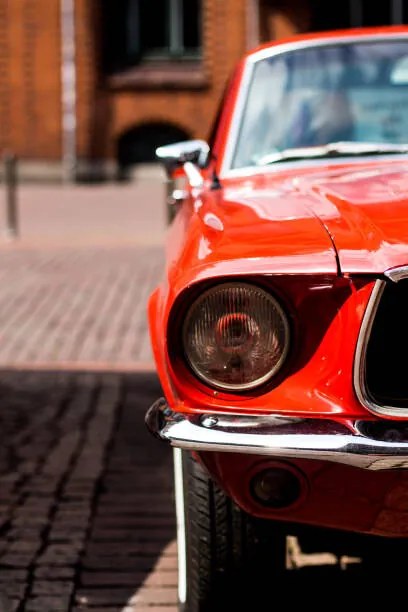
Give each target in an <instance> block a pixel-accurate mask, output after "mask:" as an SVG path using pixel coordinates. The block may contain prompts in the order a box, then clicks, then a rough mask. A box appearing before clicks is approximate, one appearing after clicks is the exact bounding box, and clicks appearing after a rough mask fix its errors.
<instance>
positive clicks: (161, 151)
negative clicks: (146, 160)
mask: <svg viewBox="0 0 408 612" xmlns="http://www.w3.org/2000/svg"><path fill="white" fill-rule="evenodd" d="M209 153H210V147H209V146H208V144H207V143H206V142H205V141H204V140H184V141H182V142H176V143H175V144H169V145H165V146H164V147H159V148H158V149H156V157H158V159H160V161H162V162H163V164H164V166H165V168H166V170H167V172H168V173H169V174H171V172H172V171H173V170H175V169H176V168H177V167H178V166H183V165H184V164H185V163H187V162H190V163H192V164H195V165H196V166H198V167H199V168H205V166H206V165H207V163H208V158H209Z"/></svg>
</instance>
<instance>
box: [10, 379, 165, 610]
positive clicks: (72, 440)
mask: <svg viewBox="0 0 408 612" xmlns="http://www.w3.org/2000/svg"><path fill="white" fill-rule="evenodd" d="M0 393H1V397H2V410H1V412H0V594H2V595H3V596H6V597H7V602H8V604H9V605H10V608H9V609H10V610H19V612H23V611H25V612H59V611H61V612H62V611H68V610H73V611H74V610H75V611H76V612H79V611H84V610H88V609H89V610H91V611H92V612H96V611H97V610H103V611H104V612H108V611H112V612H113V611H114V610H115V611H117V612H119V611H123V612H130V611H131V610H140V611H144V610H149V611H150V612H155V611H158V610H160V611H161V612H171V611H174V610H175V609H176V608H175V601H176V549H175V541H174V538H175V526H174V517H173V500H172V474H171V455H170V451H169V449H168V448H167V447H165V446H163V445H161V444H159V443H158V442H157V441H156V440H154V439H153V438H152V437H151V436H150V435H149V434H148V433H147V431H146V429H145V426H144V422H143V416H144V412H145V409H146V406H148V405H149V404H150V403H151V402H152V400H153V399H154V398H156V397H157V396H158V395H159V393H160V388H159V386H158V383H157V382H156V379H155V376H154V375H153V374H140V373H139V374H134V375H126V376H123V375H122V376H121V375H119V374H101V373H99V374H92V373H66V372H57V373H55V372H54V373H52V372H40V373H39V372H31V373H28V372H25V373H23V372H5V371H4V372H2V373H1V375H0Z"/></svg>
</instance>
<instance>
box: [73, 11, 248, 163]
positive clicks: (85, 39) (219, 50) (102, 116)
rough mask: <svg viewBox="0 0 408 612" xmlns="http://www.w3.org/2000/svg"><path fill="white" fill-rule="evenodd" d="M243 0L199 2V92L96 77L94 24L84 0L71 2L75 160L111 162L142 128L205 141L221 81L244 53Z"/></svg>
mask: <svg viewBox="0 0 408 612" xmlns="http://www.w3.org/2000/svg"><path fill="white" fill-rule="evenodd" d="M246 2H247V0H223V2H220V1H219V0H204V1H203V62H202V72H203V79H204V81H205V82H204V83H203V84H202V86H201V87H191V88H189V87H186V86H183V87H181V88H177V87H174V88H170V87H165V88H162V89H158V88H157V87H153V88H149V87H146V86H133V87H116V86H115V85H114V84H112V83H111V82H110V80H109V79H106V78H105V79H104V78H103V77H102V76H101V73H100V61H99V60H98V58H99V56H100V51H99V49H98V35H97V34H96V35H95V32H97V31H98V23H99V20H100V15H98V9H97V7H96V5H95V4H94V6H93V7H92V3H91V2H90V0H77V52H78V136H79V137H78V147H79V156H80V157H81V158H100V157H114V155H115V147H116V142H117V139H118V138H119V137H120V135H121V134H123V133H124V132H126V131H127V130H129V129H131V128H133V127H136V126H139V125H142V124H144V123H146V122H148V123H155V122H158V121H160V122H166V123H171V124H173V125H175V126H177V127H179V128H180V129H182V130H183V131H185V132H187V133H188V134H189V135H191V136H193V137H197V138H200V137H202V138H205V137H206V136H207V135H208V132H209V129H210V126H211V124H212V121H213V118H214V115H215V112H216V108H217V105H218V101H219V98H220V95H221V93H222V91H223V88H224V85H225V82H226V79H227V78H228V75H229V74H230V72H231V69H232V67H233V65H234V64H235V62H236V60H237V59H238V58H239V57H240V55H242V53H243V52H244V51H245V44H246V26H245V18H246V13H245V11H246Z"/></svg>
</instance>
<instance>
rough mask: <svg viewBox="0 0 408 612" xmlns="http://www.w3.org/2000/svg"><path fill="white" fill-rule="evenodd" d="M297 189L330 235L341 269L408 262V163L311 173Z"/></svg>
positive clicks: (375, 270)
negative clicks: (312, 174)
mask: <svg viewBox="0 0 408 612" xmlns="http://www.w3.org/2000/svg"><path fill="white" fill-rule="evenodd" d="M296 188H297V189H298V190H299V191H300V192H301V193H302V194H304V195H305V196H306V197H308V199H309V206H310V209H311V210H312V211H313V212H314V213H315V214H316V215H317V216H318V217H319V219H320V220H321V221H322V223H323V224H324V225H325V227H326V228H327V230H328V232H329V233H330V235H331V237H332V239H333V241H334V244H335V247H336V250H337V253H338V258H339V263H340V268H341V271H342V272H357V273H358V272H361V273H375V274H376V273H382V272H384V271H385V270H387V269H389V268H393V267H396V266H402V265H407V264H408V163H403V164H402V163H401V162H398V163H397V162H395V161H394V162H386V163H382V164H380V163H377V164H376V165H371V166H370V167H367V166H365V167H363V166H360V167H359V168H358V169H357V167H356V166H355V165H354V166H351V165H350V166H348V167H347V168H342V169H339V168H338V169H337V170H333V169H331V170H328V169H327V170H326V171H325V172H324V173H320V174H319V175H315V176H310V173H309V175H308V176H306V175H304V178H300V179H299V180H297V181H296Z"/></svg>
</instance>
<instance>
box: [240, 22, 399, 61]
mask: <svg viewBox="0 0 408 612" xmlns="http://www.w3.org/2000/svg"><path fill="white" fill-rule="evenodd" d="M398 34H406V35H408V26H405V25H393V26H376V27H363V28H348V29H345V30H326V31H323V32H307V33H303V34H296V35H294V36H290V37H287V38H280V39H279V40H274V41H271V42H267V43H264V44H262V45H258V46H257V47H255V48H254V49H251V50H250V51H249V52H248V53H247V54H246V55H245V56H244V58H252V56H254V55H256V54H258V53H259V51H267V50H268V49H271V51H272V50H273V49H274V48H276V47H279V46H281V45H286V44H294V45H296V43H302V45H303V44H304V43H305V42H308V41H310V43H314V42H318V41H327V42H329V41H330V39H333V40H336V41H338V40H339V39H342V38H343V39H345V40H347V39H348V38H364V37H365V36H367V37H368V38H372V37H373V36H374V37H375V36H377V35H378V36H379V37H381V38H385V37H387V36H390V37H392V36H393V35H398Z"/></svg>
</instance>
